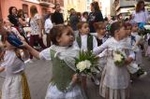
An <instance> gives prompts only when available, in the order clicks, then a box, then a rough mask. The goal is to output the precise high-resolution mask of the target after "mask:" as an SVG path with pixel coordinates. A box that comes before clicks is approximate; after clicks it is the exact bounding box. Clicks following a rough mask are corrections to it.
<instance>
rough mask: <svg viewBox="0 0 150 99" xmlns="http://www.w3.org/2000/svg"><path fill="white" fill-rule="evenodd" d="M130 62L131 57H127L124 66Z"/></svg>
mask: <svg viewBox="0 0 150 99" xmlns="http://www.w3.org/2000/svg"><path fill="white" fill-rule="evenodd" d="M132 61H133V59H132V58H131V57H128V58H127V59H126V60H125V64H126V65H128V64H130V63H131V62H132Z"/></svg>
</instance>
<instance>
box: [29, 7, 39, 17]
mask: <svg viewBox="0 0 150 99" xmlns="http://www.w3.org/2000/svg"><path fill="white" fill-rule="evenodd" d="M36 13H38V10H37V7H36V6H35V5H32V6H31V7H30V14H31V17H34V15H35V14H36Z"/></svg>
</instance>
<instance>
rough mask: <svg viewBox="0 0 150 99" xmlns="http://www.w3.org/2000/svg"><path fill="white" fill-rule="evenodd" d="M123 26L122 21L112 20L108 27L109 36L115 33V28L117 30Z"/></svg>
mask: <svg viewBox="0 0 150 99" xmlns="http://www.w3.org/2000/svg"><path fill="white" fill-rule="evenodd" d="M122 27H124V24H123V22H122V21H117V22H114V23H113V24H112V25H111V27H110V33H111V36H114V35H115V31H116V30H119V29H120V28H122Z"/></svg>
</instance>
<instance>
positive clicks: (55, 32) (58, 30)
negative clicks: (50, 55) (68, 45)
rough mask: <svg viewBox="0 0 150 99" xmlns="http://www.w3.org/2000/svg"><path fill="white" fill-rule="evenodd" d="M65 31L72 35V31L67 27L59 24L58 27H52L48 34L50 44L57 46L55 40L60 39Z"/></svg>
mask: <svg viewBox="0 0 150 99" xmlns="http://www.w3.org/2000/svg"><path fill="white" fill-rule="evenodd" d="M65 31H67V32H71V33H72V35H73V30H72V29H71V27H70V26H68V25H63V24H60V25H56V26H54V27H53V28H52V29H51V30H50V34H51V35H50V39H51V41H52V43H53V44H55V45H59V44H58V42H57V38H60V37H61V36H62V34H63V33H64V32H65Z"/></svg>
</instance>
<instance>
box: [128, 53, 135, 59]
mask: <svg viewBox="0 0 150 99" xmlns="http://www.w3.org/2000/svg"><path fill="white" fill-rule="evenodd" d="M128 57H130V58H132V59H133V60H134V59H135V53H134V51H129V56H128Z"/></svg>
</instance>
